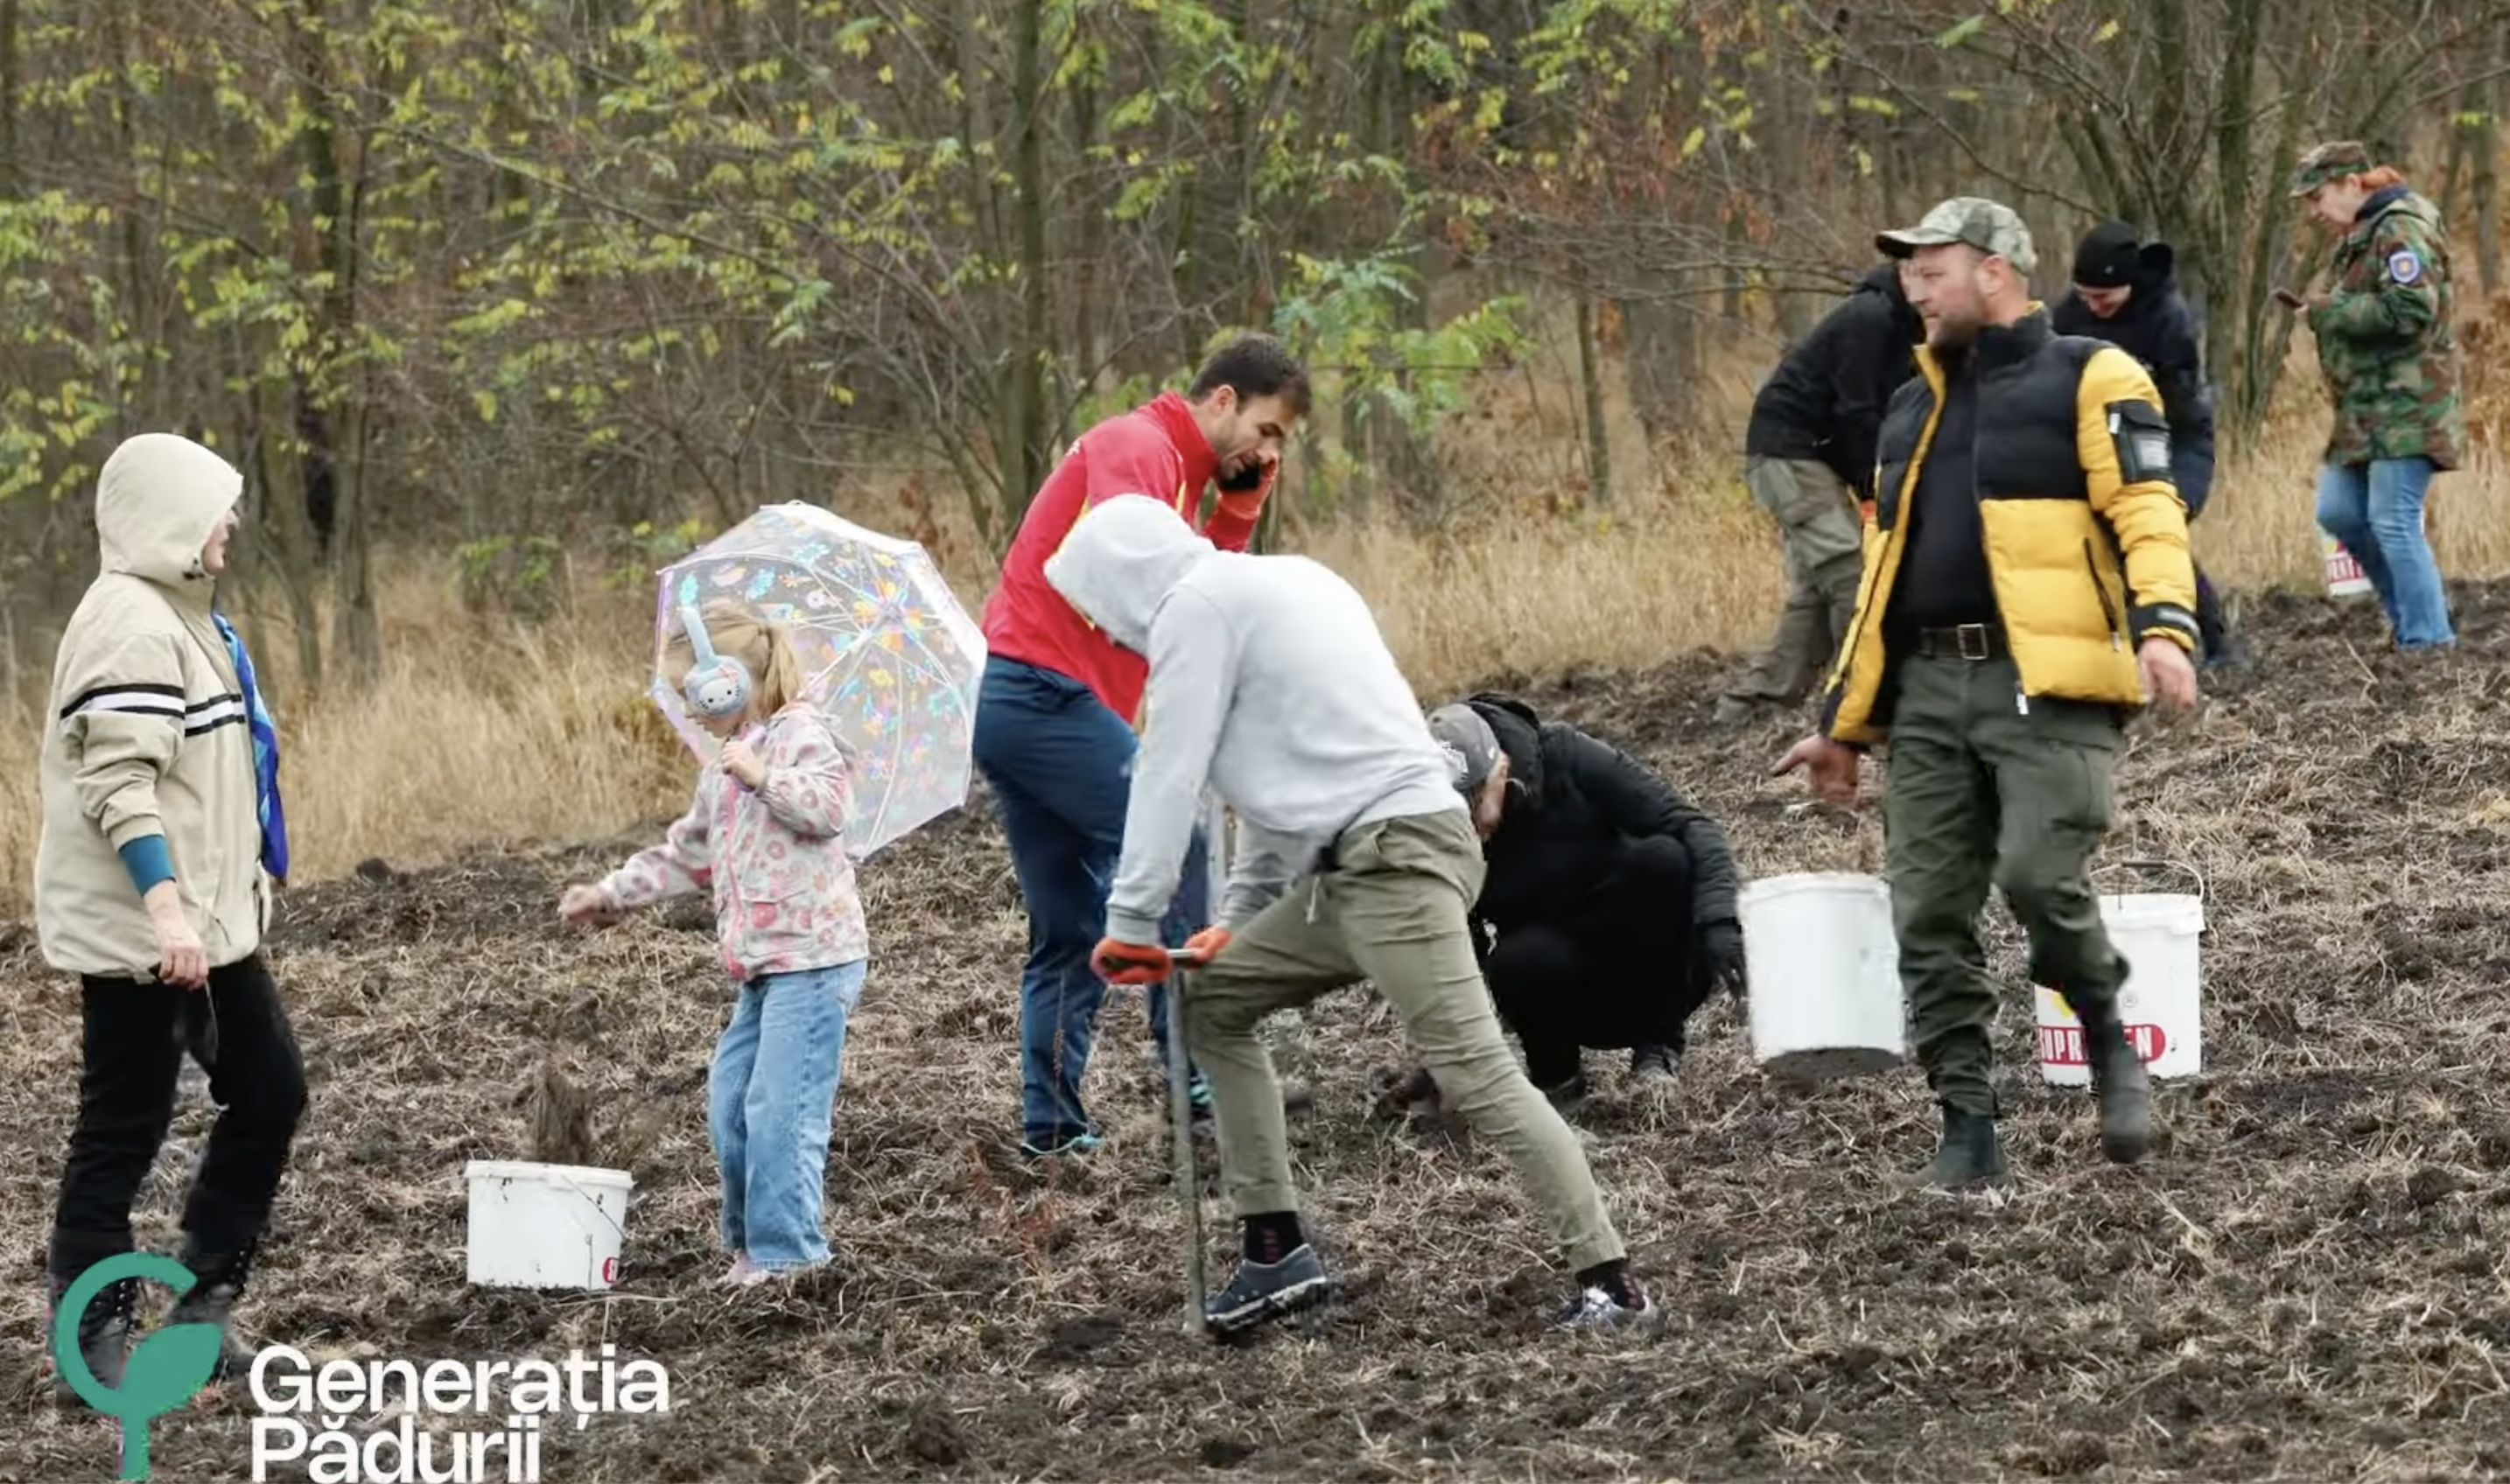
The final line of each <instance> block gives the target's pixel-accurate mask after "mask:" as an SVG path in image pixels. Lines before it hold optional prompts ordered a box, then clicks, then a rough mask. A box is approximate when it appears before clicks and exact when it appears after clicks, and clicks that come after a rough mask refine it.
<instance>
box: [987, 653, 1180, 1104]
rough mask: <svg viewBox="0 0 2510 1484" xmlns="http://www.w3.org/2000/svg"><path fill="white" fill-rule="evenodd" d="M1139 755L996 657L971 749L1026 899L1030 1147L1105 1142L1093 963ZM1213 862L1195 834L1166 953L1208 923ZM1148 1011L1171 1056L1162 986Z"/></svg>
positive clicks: (1023, 1058) (1023, 1047)
mask: <svg viewBox="0 0 2510 1484" xmlns="http://www.w3.org/2000/svg"><path fill="white" fill-rule="evenodd" d="M1138 745H1139V743H1138V742H1137V741H1136V739H1135V738H1134V736H1133V729H1132V728H1131V727H1129V726H1127V725H1125V723H1124V720H1123V718H1122V717H1120V716H1118V715H1117V714H1116V713H1115V712H1114V711H1111V710H1109V709H1108V708H1107V707H1106V705H1105V704H1102V703H1101V702H1100V701H1099V700H1098V698H1097V697H1096V696H1095V695H1093V694H1092V693H1091V692H1090V690H1089V687H1087V686H1086V685H1084V684H1082V683H1081V682H1080V681H1078V680H1075V679H1073V678H1072V677H1071V676H1069V675H1064V674H1058V673H1057V672H1055V671H1053V670H1049V669H1044V668H1041V667H1039V666H1034V665H1028V664H1024V663H1022V662H1020V661H1017V660H1006V659H1003V658H1001V657H1000V656H995V657H992V658H989V659H987V660H986V662H985V676H984V682H983V684H982V686H981V688H980V689H979V691H978V692H977V697H976V725H975V730H974V738H973V745H972V748H971V750H972V751H973V753H974V755H975V761H976V766H977V767H978V768H979V769H981V770H982V771H983V772H984V775H985V781H986V783H987V784H988V785H990V786H991V787H992V789H993V791H994V802H995V809H996V811H997V812H998V814H999V815H1000V816H1001V818H1002V821H1003V833H1004V834H1005V835H1006V836H1008V839H1009V843H1010V852H1011V869H1012V870H1013V872H1014V873H1015V874H1017V876H1018V877H1019V886H1020V895H1021V896H1023V897H1024V898H1026V899H1027V902H1028V963H1027V965H1026V967H1025V968H1023V969H1022V970H1021V971H1020V1137H1021V1139H1022V1140H1023V1141H1024V1142H1026V1143H1027V1144H1029V1145H1030V1146H1032V1147H1033V1148H1037V1149H1051V1148H1053V1147H1054V1146H1056V1145H1058V1144H1061V1143H1064V1142H1065V1141H1067V1140H1069V1139H1072V1138H1074V1137H1076V1136H1078V1135H1081V1134H1084V1133H1090V1134H1094V1133H1096V1132H1097V1129H1096V1128H1095V1127H1093V1126H1092V1125H1091V1123H1090V1121H1089V1116H1088V1114H1087V1113H1086V1112H1085V1111H1084V1109H1083V1108H1082V1106H1081V1078H1082V1074H1083V1073H1084V1072H1086V1071H1087V1070H1088V1067H1089V1046H1090V1040H1091V1037H1092V1035H1093V1033H1094V1030H1095V1027H1096V1024H1097V1019H1098V1006H1099V1002H1100V1001H1101V1000H1102V999H1103V998H1104V997H1105V995H1106V988H1107V987H1106V984H1105V982H1104V981H1102V980H1101V979H1100V978H1099V977H1098V974H1097V971H1096V970H1093V969H1091V968H1090V967H1089V955H1090V952H1091V950H1093V949H1095V948H1096V947H1097V946H1098V939H1099V938H1100V937H1101V936H1103V935H1104V934H1105V932H1106V923H1107V893H1108V889H1109V888H1110V887H1111V886H1112V885H1113V884H1114V881H1115V876H1116V862H1117V857H1118V856H1120V855H1121V854H1122V851H1123V845H1124V806H1125V801H1126V798H1127V796H1128V795H1129V793H1130V792H1131V789H1132V774H1133V753H1134V750H1135V748H1136V747H1137V746H1138ZM1207 860H1208V856H1207V853H1206V845H1205V842H1204V840H1203V835H1202V831H1201V830H1200V829H1199V828H1198V829H1197V830H1196V831H1195V833H1194V839H1193V842H1192V844H1191V845H1190V846H1189V847H1188V849H1187V851H1186V859H1185V874H1184V879H1183V880H1182V881H1181V882H1179V884H1178V887H1177V894H1176V896H1175V898H1174V899H1173V900H1172V901H1170V903H1169V904H1168V911H1167V915H1166V916H1165V918H1163V919H1162V920H1161V921H1160V937H1161V938H1162V939H1163V943H1162V946H1164V947H1169V948H1174V947H1177V946H1179V945H1181V944H1183V943H1184V942H1185V940H1186V938H1187V937H1188V936H1190V935H1191V934H1193V933H1194V932H1197V931H1198V930H1199V929H1201V928H1202V927H1204V926H1205V925H1206V924H1207V923H1208V921H1209V911H1210V908H1209V897H1210V892H1209V890H1208V888H1207V883H1206V880H1205V874H1204V873H1205V872H1206V871H1207V870H1208V865H1207V864H1206V862H1207ZM1150 1010H1151V1034H1152V1036H1153V1038H1154V1039H1155V1040H1156V1041H1157V1042H1158V1043H1159V1044H1160V1046H1165V1045H1166V1039H1165V1038H1166V1036H1167V1022H1168V1017H1167V996H1166V994H1165V993H1163V986H1154V987H1153V988H1152V990H1151V992H1150ZM1197 1075H1198V1076H1199V1074H1197Z"/></svg>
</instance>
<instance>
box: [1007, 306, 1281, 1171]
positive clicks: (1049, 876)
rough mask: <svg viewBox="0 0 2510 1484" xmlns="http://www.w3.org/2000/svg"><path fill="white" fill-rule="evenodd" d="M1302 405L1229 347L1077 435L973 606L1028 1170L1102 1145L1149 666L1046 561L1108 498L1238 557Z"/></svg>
mask: <svg viewBox="0 0 2510 1484" xmlns="http://www.w3.org/2000/svg"><path fill="white" fill-rule="evenodd" d="M1308 398H1309V392H1308V377H1307V372H1306V371H1305V370H1304V369H1302V368H1301V367H1300V365H1299V363H1298V361H1297V360H1296V359H1295V358H1293V357H1292V356H1291V355H1290V353H1289V352H1288V351H1287V350H1285V349H1284V348H1283V347H1282V346H1281V344H1280V342H1278V341H1276V340H1274V339H1273V338H1272V337H1271V336H1268V335H1260V334H1243V335H1239V336H1238V337H1236V339H1234V340H1232V341H1230V342H1229V343H1228V344H1227V345H1225V346H1223V347H1222V348H1221V349H1220V350H1219V351H1218V352H1217V353H1216V354H1214V355H1213V356H1212V357H1211V359H1210V360H1209V361H1205V362H1204V363H1203V366H1202V369H1201V370H1200V371H1198V372H1197V373H1196V375H1195V379H1194V384H1193V385H1192V386H1191V387H1189V388H1188V389H1187V391H1186V393H1185V395H1183V396H1179V395H1177V394H1176V393H1174V392H1166V393H1162V394H1160V396H1158V397H1156V398H1154V399H1152V400H1150V401H1148V402H1146V403H1144V404H1143V405H1141V406H1138V407H1135V408H1134V409H1133V410H1131V411H1129V412H1125V413H1122V414H1120V415H1118V416H1116V417H1111V418H1109V419H1107V420H1106V421H1105V422H1102V423H1100V424H1098V425H1097V426H1096V427H1094V428H1091V429H1090V430H1089V431H1088V432H1086V433H1084V434H1083V435H1082V436H1081V437H1080V438H1079V439H1077V440H1076V441H1075V442H1074V443H1073V445H1072V447H1071V449H1070V450H1069V451H1068V452H1067V453H1066V454H1065V455H1064V458H1063V462H1062V463H1060V464H1058V465H1056V466H1055V469H1054V472H1053V473H1052V474H1050V475H1048V476H1046V482H1045V484H1044V485H1042V486H1041V487H1040V488H1039V490H1038V492H1037V498H1036V499H1034V500H1032V501H1030V502H1029V507H1028V514H1026V515H1024V516H1023V517H1021V520H1020V528H1019V533H1018V535H1017V536H1015V537H1014V538H1013V539H1012V541H1011V549H1010V554H1009V555H1008V557H1006V558H1005V559H1004V562H1003V571H1002V579H1001V581H1000V582H999V583H998V584H997V585H996V587H995V589H994V593H993V596H992V597H991V598H989V599H988V600H987V601H986V603H985V614H984V629H985V644H986V648H987V655H986V660H985V675H984V681H983V685H982V688H981V689H980V691H979V693H978V695H977V700H976V724H975V734H974V738H973V748H972V750H973V752H974V756H975V762H976V766H977V768H978V769H979V770H981V771H982V772H983V774H984V776H985V781H986V782H987V784H988V785H989V786H991V788H992V789H993V792H994V800H995V808H996V810H997V811H998V813H999V814H1000V816H1001V818H1002V821H1003V833H1004V834H1005V835H1007V836H1008V838H1009V843H1010V853H1011V866H1012V869H1013V870H1014V871H1015V872H1016V873H1017V874H1018V876H1019V884H1020V894H1021V896H1022V897H1024V898H1025V899H1026V900H1027V903H1028V916H1029V929H1028V963H1027V966H1026V968H1025V969H1024V970H1022V971H1021V974H1020V1145H1021V1148H1022V1149H1023V1150H1025V1151H1026V1152H1027V1153H1029V1154H1030V1155H1034V1156H1045V1155H1061V1154H1078V1153H1084V1152H1086V1151H1088V1150H1091V1149H1095V1148H1096V1147H1097V1146H1098V1144H1099V1143H1100V1137H1099V1134H1098V1131H1097V1129H1096V1128H1095V1127H1093V1126H1092V1124H1091V1123H1090V1120H1089V1117H1088V1115H1087V1114H1086V1113H1085V1112H1084V1110H1083V1108H1082V1106H1081V1077H1082V1074H1083V1073H1084V1071H1086V1070H1087V1068H1088V1064H1089V1043H1090V1037H1091V1033H1092V1030H1093V1027H1094V1026H1095V1024H1096V1021H1097V1017H1098V1004H1099V1000H1100V998H1101V997H1102V996H1103V995H1104V993H1105V985H1104V983H1103V982H1102V981H1101V980H1100V979H1099V977H1098V975H1097V973H1096V972H1095V971H1094V970H1092V969H1091V968H1090V966H1089V955H1090V952H1091V950H1093V949H1094V948H1095V947H1096V946H1097V943H1098V939H1099V937H1100V936H1101V935H1102V933H1103V932H1104V924H1105V920H1106V914H1107V890H1108V886H1109V884H1110V883H1111V882H1112V881H1113V879H1114V877H1115V873H1116V861H1117V857H1118V856H1119V855H1120V854H1121V853H1122V847H1123V843H1124V801H1125V798H1126V795H1127V793H1128V792H1129V790H1130V786H1131V780H1132V768H1133V753H1134V749H1135V745H1136V742H1135V736H1134V723H1135V722H1136V721H1137V720H1138V719H1139V718H1138V716H1137V713H1138V712H1139V711H1140V709H1141V704H1142V686H1143V681H1144V677H1145V675H1146V673H1147V669H1148V665H1147V662H1145V661H1144V660H1143V659H1142V657H1140V656H1138V655H1135V654H1132V653H1130V652H1128V651H1126V650H1123V649H1120V648H1118V647H1117V646H1116V645H1115V644H1114V643H1113V642H1111V641H1110V640H1109V639H1108V637H1107V636H1106V635H1105V634H1104V633H1101V632H1099V631H1098V629H1097V628H1094V627H1092V626H1091V625H1090V624H1089V622H1088V621H1087V620H1085V619H1084V618H1083V617H1082V616H1081V614H1080V613H1079V612H1078V611H1077V610H1076V609H1074V608H1073V606H1072V605H1071V604H1070V603H1068V602H1066V601H1065V600H1064V599H1063V596H1062V595H1061V594H1060V593H1058V592H1056V591H1055V590H1053V589H1052V588H1050V587H1048V586H1047V585H1046V575H1045V567H1046V558H1047V557H1049V556H1051V555H1053V554H1054V552H1055V551H1056V550H1057V549H1058V548H1060V547H1061V546H1062V545H1063V541H1064V538H1065V537H1066V536H1068V535H1069V534H1071V531H1072V528H1073V526H1074V525H1075V524H1076V523H1077V522H1079V521H1080V519H1081V518H1082V516H1083V515H1084V514H1086V513H1087V512H1088V511H1089V509H1090V508H1091V507H1093V506H1095V505H1097V504H1099V503H1101V502H1103V501H1106V500H1111V499H1114V498H1115V497H1117V496H1118V495H1149V496H1152V497H1153V498H1155V499H1160V500H1165V501H1167V502H1169V503H1170V504H1172V505H1174V506H1175V507H1176V509H1177V512H1178V514H1182V515H1184V516H1185V518H1186V521H1187V523H1189V524H1193V525H1197V526H1198V528H1199V529H1200V530H1201V531H1202V533H1203V535H1205V536H1207V537H1209V538H1210V540H1211V542H1212V544H1213V545H1214V546H1217V547H1219V548H1221V549H1222V550H1224V551H1230V552H1242V551H1244V550H1246V543H1247V541H1248V540H1249V538H1251V537H1252V536H1253V535H1254V534H1255V520H1256V517H1257V516H1258V515H1259V514H1262V513H1263V509H1264V500H1265V497H1266V496H1267V495H1269V494H1271V493H1272V489H1273V480H1274V476H1275V475H1276V474H1277V473H1278V472H1279V469H1280V464H1281V445H1282V443H1283V441H1284V440H1285V439H1287V438H1288V437H1289V433H1290V429H1291V428H1292V427H1293V426H1295V425H1296V424H1297V422H1298V420H1299V419H1300V418H1301V417H1303V416H1305V415H1306V414H1307V411H1308ZM1215 481H1216V482H1217V483H1218V485H1219V504H1218V505H1217V507H1216V508H1215V509H1214V510H1213V511H1212V514H1211V516H1210V519H1209V521H1208V523H1204V522H1202V521H1201V520H1200V519H1199V517H1200V515H1201V513H1202V502H1203V486H1204V485H1205V484H1207V483H1213V482H1215ZM1207 850H1208V842H1207V841H1205V840H1204V839H1203V838H1202V837H1201V836H1200V834H1199V833H1198V834H1197V836H1196V837H1195V841H1194V845H1193V848H1192V850H1191V852H1190V854H1189V855H1188V856H1187V859H1186V865H1185V877H1184V885H1183V886H1182V887H1180V889H1179V890H1178V892H1177V895H1176V899H1175V900H1174V902H1172V903H1171V904H1170V907H1169V910H1168V916H1167V920H1166V921H1165V922H1164V923H1163V924H1162V925H1161V934H1162V936H1163V937H1164V938H1165V939H1166V944H1165V946H1170V947H1174V946H1178V945H1181V944H1182V943H1183V942H1184V941H1185V939H1186V936H1187V935H1188V934H1189V933H1192V932H1196V931H1197V930H1198V929H1200V928H1202V927H1203V926H1205V924H1206V921H1207V919H1208V918H1209V915H1210V903H1209V901H1208V900H1207V897H1208V892H1207V891H1206V874H1207V867H1206V865H1205V858H1206V857H1205V852H1206V851H1207ZM1150 1008H1151V1025H1152V1033H1153V1034H1154V1035H1155V1036H1159V1037H1162V1038H1163V1037H1164V1036H1165V1034H1166V1025H1167V999H1166V996H1165V995H1164V994H1162V993H1160V990H1159V989H1158V988H1154V989H1153V990H1152V991H1151V995H1150ZM1194 1090H1195V1096H1196V1102H1197V1107H1198V1109H1199V1108H1200V1107H1202V1106H1203V1105H1204V1103H1205V1102H1206V1101H1207V1096H1208V1094H1207V1093H1206V1092H1205V1091H1204V1088H1203V1084H1202V1079H1201V1075H1200V1073H1199V1072H1198V1073H1197V1074H1196V1075H1195V1079H1194Z"/></svg>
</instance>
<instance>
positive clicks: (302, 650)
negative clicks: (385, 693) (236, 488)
mask: <svg viewBox="0 0 2510 1484" xmlns="http://www.w3.org/2000/svg"><path fill="white" fill-rule="evenodd" d="M255 333H256V337H258V336H259V335H260V334H263V333H266V332H264V331H256V332H255ZM248 363H250V364H251V365H252V366H253V374H252V380H251V391H250V392H249V393H247V398H246V401H245V404H244V416H245V427H246V428H247V430H249V433H248V437H249V438H250V439H251V442H250V448H249V452H248V453H247V456H246V462H247V470H248V471H250V472H251V473H253V474H254V475H256V476H257V479H256V482H257V483H258V485H259V491H258V493H259V496H260V498H258V499H254V500H250V501H247V509H249V510H250V511H251V512H252V513H253V515H254V519H255V523H256V524H257V525H258V526H259V527H260V532H261V536H262V541H261V542H260V543H256V545H265V546H266V547H267V548H268V550H269V553H270V558H271V559H270V562H269V568H268V570H270V571H271V572H273V573H275V574H276V575H277V577H278V579H279V584H280V590H281V591H282V592H283V593H285V596H286V598H287V610H288V612H289V613H290V614H291V615H293V616H294V619H295V622H294V623H293V624H292V625H290V626H289V627H291V628H293V629H294V630H295V632H296V668H297V673H298V676H299V680H300V683H301V684H302V685H303V686H304V687H305V689H306V690H308V691H309V692H310V691H319V690H321V689H322V688H323V628H322V625H321V622H320V620H321V611H320V608H319V606H318V604H317V603H316V601H315V594H316V592H317V591H318V590H320V588H321V586H322V581H323V563H322V558H321V557H320V556H319V555H318V554H317V553H316V552H315V550H314V532H313V530H312V528H311V527H310V526H309V524H308V523H307V521H306V518H305V464H304V460H303V458H302V456H301V455H300V453H299V451H298V446H297V439H296V388H295V385H294V383H293V382H291V381H289V380H286V379H284V378H280V377H274V376H270V375H267V374H264V373H263V371H262V369H261V367H262V366H263V365H264V364H265V363H266V362H265V361H264V359H263V358H262V357H261V356H259V355H254V356H252V357H250V358H249V362H248Z"/></svg>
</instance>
